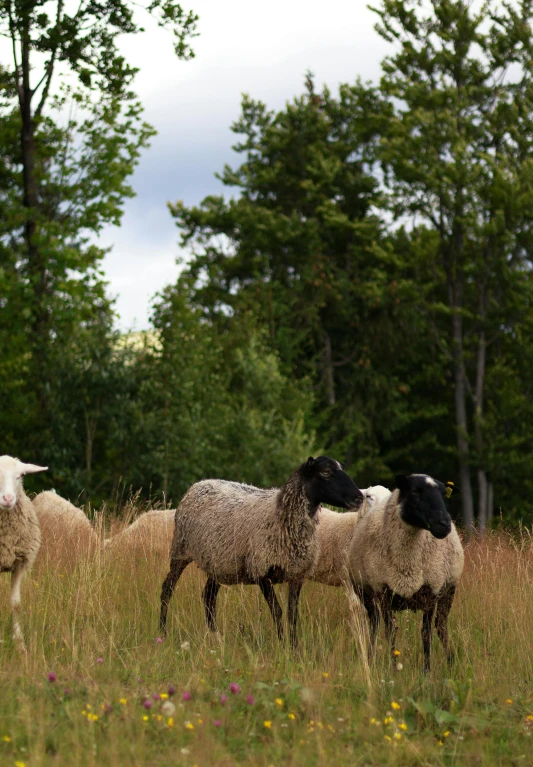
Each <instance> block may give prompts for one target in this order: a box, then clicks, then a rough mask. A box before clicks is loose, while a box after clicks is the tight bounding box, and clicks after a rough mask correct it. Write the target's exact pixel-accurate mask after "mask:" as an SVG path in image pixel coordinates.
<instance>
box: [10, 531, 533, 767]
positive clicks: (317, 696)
mask: <svg viewBox="0 0 533 767" xmlns="http://www.w3.org/2000/svg"><path fill="white" fill-rule="evenodd" d="M167 564H168V563H167V557H166V555H165V554H164V553H163V552H162V551H161V547H160V546H156V545H155V544H154V546H153V547H146V548H144V549H139V548H138V547H130V548H127V547H126V548H123V549H121V550H120V551H117V552H114V553H113V555H112V556H108V555H106V556H105V557H102V556H93V557H87V556H81V555H79V553H76V551H75V550H73V549H72V547H70V546H66V547H65V548H64V550H62V551H61V550H57V549H56V547H55V546H52V545H50V543H48V544H47V543H45V544H44V545H43V548H42V550H41V553H40V555H39V558H38V560H37V563H36V565H35V568H34V570H33V572H32V574H31V576H30V577H29V578H28V579H27V581H26V582H25V585H24V587H23V613H22V625H23V630H24V632H25V636H26V640H27V645H28V652H27V654H26V655H20V654H19V653H18V652H17V650H16V648H15V646H14V645H13V643H12V641H11V638H10V634H11V622H10V618H9V609H8V605H9V602H8V595H9V587H8V586H9V581H8V578H7V577H4V578H2V579H1V580H0V638H1V640H2V641H1V643H0V690H1V693H0V765H1V767H4V766H5V767H23V766H24V767H41V766H43V767H45V766H46V767H48V766H49V765H54V766H57V767H67V766H68V767H78V765H79V766H80V767H82V766H83V767H97V766H98V767H107V766H108V765H109V766H111V765H113V766H114V767H116V765H135V766H139V767H140V766H141V765H142V766H143V767H152V765H153V767H155V766H156V765H161V764H165V763H168V764H173V765H183V766H184V767H192V766H193V765H198V767H203V766H204V765H220V766H222V765H228V766H229V765H234V764H245V765H254V766H255V765H257V766H258V767H268V766H269V765H322V764H324V765H325V764H335V765H344V764H346V765H368V766H370V765H452V764H457V765H470V764H472V765H478V764H480V765H491V767H492V766H494V765H533V548H532V539H531V535H530V533H529V532H528V531H527V530H522V531H521V532H520V533H515V534H510V533H506V532H504V531H497V532H492V533H490V534H489V535H487V536H486V537H485V539H484V540H483V541H481V542H479V541H471V542H469V543H468V544H467V546H466V566H465V573H464V576H463V579H462V581H461V585H460V588H459V590H458V594H457V598H456V601H455V604H454V607H453V609H452V613H451V616H450V630H451V637H452V639H453V642H454V644H455V647H456V650H457V658H456V662H455V664H454V666H453V668H452V669H450V670H449V669H448V668H447V666H446V664H445V661H444V656H443V653H442V649H441V647H440V644H439V642H438V639H437V637H436V636H435V637H434V641H433V648H432V649H433V653H432V671H431V673H430V674H429V675H428V676H424V674H423V673H422V670H421V669H422V647H421V640H420V624H421V616H420V614H417V615H414V614H404V615H402V617H401V619H400V632H399V635H398V647H399V648H400V656H399V657H398V662H399V663H400V666H401V670H397V669H394V668H393V665H392V663H391V662H390V660H389V658H388V653H387V651H386V647H385V641H384V638H383V635H380V642H379V645H378V651H377V656H376V659H375V661H374V662H373V663H372V664H370V666H369V665H368V663H366V662H365V653H364V645H365V641H366V624H365V621H364V620H362V619H361V615H360V613H359V612H356V613H355V618H354V627H353V628H352V624H351V622H350V615H349V609H348V604H347V600H346V597H345V595H344V593H343V592H342V591H341V590H340V589H334V588H330V587H326V586H321V585H318V584H306V585H305V587H304V589H303V592H302V604H301V613H300V615H301V618H300V625H299V634H300V649H299V651H298V652H297V653H296V654H293V653H291V652H290V651H289V650H288V649H287V648H284V647H281V646H280V645H279V644H278V641H277V638H276V635H275V633H274V630H273V626H272V621H271V618H270V615H269V613H268V610H267V608H266V605H265V604H264V603H263V600H262V597H261V595H260V593H259V590H258V589H257V588H255V587H237V586H236V587H232V588H222V589H221V591H220V595H219V600H218V617H219V627H220V630H221V636H220V638H216V637H213V636H209V635H207V633H206V630H205V622H204V616H203V610H202V604H201V599H200V594H201V589H202V586H203V581H204V577H203V575H202V574H201V573H200V572H199V571H198V570H196V569H195V568H194V567H192V566H190V567H189V568H188V569H187V570H186V571H185V574H184V575H183V576H182V578H181V580H180V582H179V584H178V586H177V588H176V592H175V595H174V598H173V601H172V603H171V606H170V612H169V632H168V635H167V636H166V637H160V636H159V633H158V612H159V593H160V588H161V583H162V580H163V578H164V576H165V575H166V570H167ZM277 590H278V593H280V594H281V599H282V600H283V603H284V602H285V599H286V587H277Z"/></svg>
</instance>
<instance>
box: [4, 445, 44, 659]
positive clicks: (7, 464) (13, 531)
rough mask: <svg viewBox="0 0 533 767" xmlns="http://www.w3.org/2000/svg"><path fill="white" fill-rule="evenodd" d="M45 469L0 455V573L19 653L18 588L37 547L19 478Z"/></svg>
mask: <svg viewBox="0 0 533 767" xmlns="http://www.w3.org/2000/svg"><path fill="white" fill-rule="evenodd" d="M46 469H47V467H46V466H35V465H34V464H32V463H22V461H19V460H18V459H17V458H12V457H11V456H9V455H3V456H0V572H2V573H11V599H10V602H11V612H12V616H13V639H14V641H15V642H16V643H17V644H18V646H19V648H20V649H21V650H23V649H24V637H23V634H22V629H21V628H20V623H19V618H18V613H19V610H20V587H21V585H22V580H23V578H24V575H25V574H26V572H27V571H28V570H29V569H30V568H31V566H32V565H33V563H34V561H35V557H36V556H37V552H38V551H39V546H40V545H41V533H40V530H39V522H38V521H37V516H36V514H35V509H34V508H33V504H32V502H31V501H30V499H29V498H28V496H27V495H26V493H25V492H24V488H23V487H22V477H23V476H24V474H34V473H35V472H38V471H46Z"/></svg>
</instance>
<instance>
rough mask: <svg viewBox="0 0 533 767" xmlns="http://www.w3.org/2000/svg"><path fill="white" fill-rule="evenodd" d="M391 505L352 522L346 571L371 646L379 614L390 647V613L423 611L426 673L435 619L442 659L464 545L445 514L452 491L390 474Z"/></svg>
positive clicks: (423, 479) (392, 638)
mask: <svg viewBox="0 0 533 767" xmlns="http://www.w3.org/2000/svg"><path fill="white" fill-rule="evenodd" d="M396 487H397V489H396V490H395V491H394V492H393V493H392V495H391V497H390V498H389V500H388V501H387V502H386V503H385V504H382V505H381V506H379V507H378V508H376V509H375V510H374V511H373V512H372V513H371V514H368V515H367V516H365V517H364V518H363V519H361V520H360V521H359V523H358V524H357V525H356V528H355V532H354V535H353V538H352V542H351V545H350V549H349V551H348V567H349V571H350V578H351V582H352V585H353V588H354V590H355V593H356V594H357V596H358V597H359V598H360V599H361V601H362V602H363V604H364V606H365V608H366V610H367V613H368V617H369V620H370V632H371V649H372V647H373V645H374V643H375V639H376V634H377V629H378V626H379V617H380V614H381V615H382V616H383V620H384V623H385V630H386V634H387V638H388V639H389V641H390V642H391V646H392V651H393V654H394V650H395V638H396V632H397V626H396V621H395V618H394V616H393V612H394V611H398V610H422V611H423V618H422V642H423V645H424V670H425V671H429V668H430V643H431V632H432V622H433V617H435V627H436V629H437V634H438V635H439V637H440V639H441V642H442V644H443V647H444V649H445V651H446V654H447V658H448V662H449V663H451V661H452V659H453V653H452V651H451V649H450V647H449V643H448V628H447V621H448V614H449V612H450V609H451V606H452V602H453V598H454V594H455V589H456V586H457V583H458V581H459V578H460V576H461V573H462V570H463V564H464V555H463V547H462V545H461V541H460V540H459V536H458V534H457V530H456V529H455V526H454V524H453V523H452V520H451V518H450V515H449V514H448V511H447V510H446V506H445V505H444V498H445V497H446V496H447V495H448V494H449V493H450V492H451V491H452V489H453V488H452V485H451V483H449V486H448V490H447V487H446V486H445V485H444V484H443V483H442V482H439V481H438V480H435V479H433V478H432V477H430V476H428V475H426V474H412V475H411V476H409V477H405V476H403V475H398V476H397V477H396Z"/></svg>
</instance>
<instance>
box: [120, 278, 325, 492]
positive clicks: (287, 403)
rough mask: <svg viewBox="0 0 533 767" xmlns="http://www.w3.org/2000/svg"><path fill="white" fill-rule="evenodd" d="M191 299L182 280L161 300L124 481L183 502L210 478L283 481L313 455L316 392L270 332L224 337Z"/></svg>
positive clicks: (141, 376)
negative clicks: (276, 349) (289, 367)
mask: <svg viewBox="0 0 533 767" xmlns="http://www.w3.org/2000/svg"><path fill="white" fill-rule="evenodd" d="M188 294H189V287H188V285H187V282H186V280H184V279H181V280H179V281H178V283H177V285H176V286H174V287H172V288H170V287H169V288H167V289H166V290H165V292H164V293H163V295H162V296H161V297H160V298H159V300H158V301H157V303H156V306H155V309H154V326H155V329H156V330H155V333H154V334H153V335H152V337H151V338H150V339H149V341H148V343H147V345H146V347H145V348H144V349H143V350H141V351H140V353H139V356H138V361H137V363H136V365H135V367H136V370H134V371H132V375H133V376H136V377H137V379H138V380H139V381H140V382H141V386H140V390H139V392H138V395H136V396H135V397H134V400H135V402H136V404H137V408H138V413H137V415H138V417H137V419H135V420H134V419H132V421H131V423H130V429H131V432H130V440H131V450H130V452H129V462H130V466H129V471H128V473H127V474H125V475H124V476H125V478H128V479H131V481H132V483H134V484H135V485H136V486H137V487H138V486H139V485H142V487H143V492H144V493H147V492H148V491H149V489H150V488H152V492H153V493H154V494H155V495H161V494H162V495H163V496H165V497H167V499H172V500H173V501H174V502H175V503H177V502H178V501H179V499H180V497H181V496H182V495H183V494H184V493H185V491H186V490H187V488H188V487H189V486H190V485H191V484H192V483H193V482H196V481H198V480H199V479H202V478H205V477H227V478H231V479H234V480H236V481H242V482H248V483H252V484H256V485H260V486H271V485H276V484H279V483H282V482H283V481H285V479H286V478H287V476H288V474H289V473H290V472H291V471H292V470H293V469H294V467H295V465H297V464H298V462H299V461H303V460H305V458H306V457H307V456H308V455H310V454H311V453H312V452H313V448H314V434H313V433H312V432H310V430H308V429H306V428H305V423H306V421H307V416H308V412H309V410H310V409H311V408H312V402H313V399H312V395H311V393H310V391H309V387H308V386H307V385H306V382H299V383H295V382H292V381H290V380H289V379H288V378H287V377H286V376H284V375H283V374H282V372H281V370H280V363H279V359H278V358H277V356H276V355H275V354H274V353H273V352H272V350H271V349H269V348H268V346H267V344H265V342H264V339H263V338H262V333H261V331H258V330H257V329H255V328H254V327H253V326H252V325H249V326H248V327H247V328H245V327H243V326H240V325H239V326H235V327H234V328H232V329H231V330H228V331H227V332H225V333H221V332H219V329H218V328H217V327H215V326H213V324H212V323H211V322H208V321H206V320H205V319H204V318H203V316H202V312H201V310H199V309H198V308H195V307H193V306H191V305H190V301H189V298H188ZM138 444H142V445H143V451H142V452H141V454H138V453H139V451H138V450H136V449H135V446H136V445H138Z"/></svg>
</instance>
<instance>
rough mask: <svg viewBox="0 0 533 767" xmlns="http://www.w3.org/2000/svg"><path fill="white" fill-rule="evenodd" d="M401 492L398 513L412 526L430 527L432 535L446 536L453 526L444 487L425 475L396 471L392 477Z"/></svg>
mask: <svg viewBox="0 0 533 767" xmlns="http://www.w3.org/2000/svg"><path fill="white" fill-rule="evenodd" d="M395 482H396V487H397V488H398V490H399V491H400V496H399V503H400V516H401V518H402V519H403V521H404V522H406V523H407V524H408V525H411V526H412V527H418V528H420V529H422V530H429V532H430V533H431V535H432V536H433V537H434V538H446V536H447V535H449V533H450V532H451V529H452V519H451V517H450V515H449V514H448V510H447V509H446V506H445V505H444V498H445V497H446V491H447V486H446V485H445V484H444V483H443V482H439V480H438V479H433V477H430V476H429V475H428V474H411V475H410V476H409V477H406V476H404V475H403V474H398V476H397V477H396V479H395Z"/></svg>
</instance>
